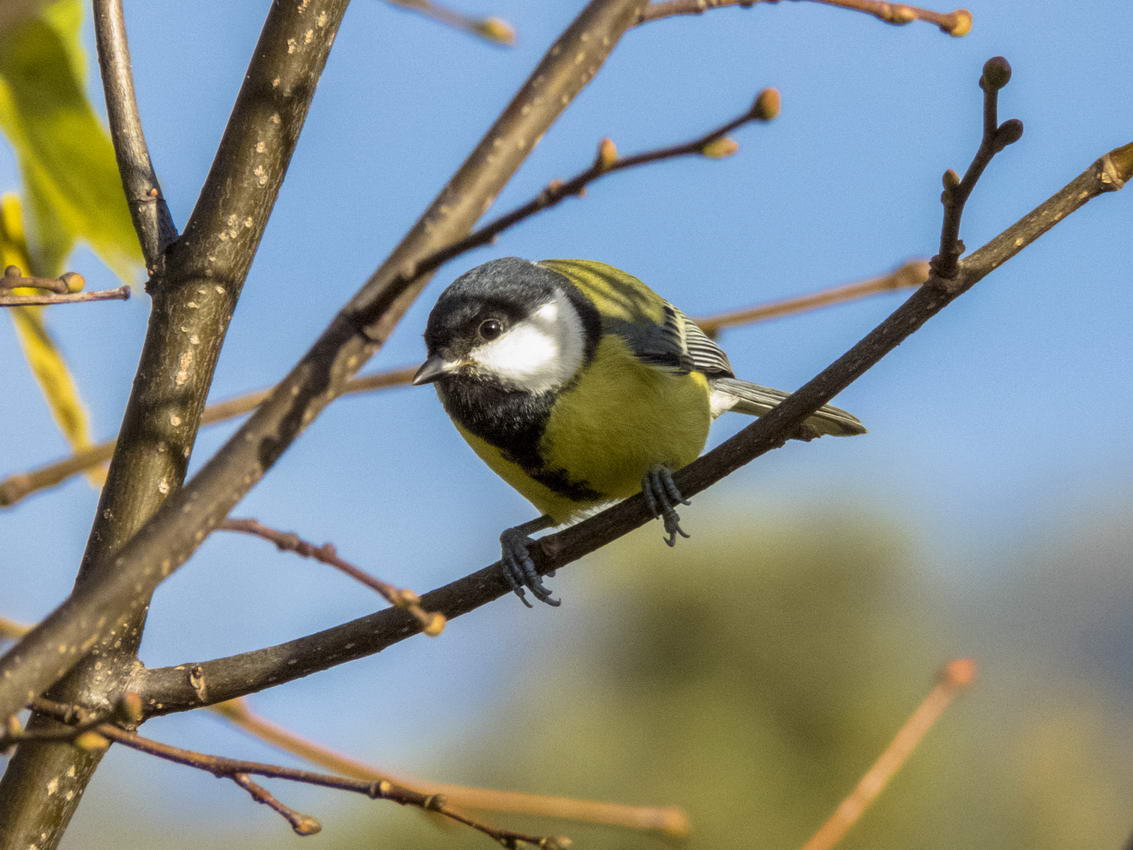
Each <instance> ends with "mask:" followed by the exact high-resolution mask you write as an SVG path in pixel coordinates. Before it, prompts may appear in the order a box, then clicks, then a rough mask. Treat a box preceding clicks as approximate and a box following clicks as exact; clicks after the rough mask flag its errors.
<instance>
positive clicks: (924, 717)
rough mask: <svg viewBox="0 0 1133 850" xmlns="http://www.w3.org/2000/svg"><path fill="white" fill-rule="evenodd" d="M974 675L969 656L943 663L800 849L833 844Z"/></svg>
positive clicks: (818, 848)
mask: <svg viewBox="0 0 1133 850" xmlns="http://www.w3.org/2000/svg"><path fill="white" fill-rule="evenodd" d="M975 677H976V664H975V662H974V661H972V660H971V659H969V658H957V659H954V660H952V661H949V662H948V663H947V664H946V665H944V669H943V670H941V671H940V674H939V675H938V676H937V680H936V684H935V685H934V686H933V688H932V690H931V691H929V693H928V696H926V697H925V698H924V699H923V700H921V703H920V705H918V706H917V707H916V708H915V709H914V710H913V713H912V714H910V715H909V716H908V718H906V720H905V722H904V723H902V724H901V728H900V729H898V730H897V734H896V735H894V736H893V740H892V741H890V742H889V746H887V747H886V748H885V750H884V751H883V752H882V753H881V755H880V756H878V758H877V761H875V762H874V763H873V764H872V765H870V767H869V770H867V771H866V772H865V775H864V776H862V778H861V780H859V782H858V784H857V785H855V786H854V790H853V791H851V792H850V793H849V794H848V795H847V796H846V798H845V799H844V800H842V802H841V803H839V804H838V808H837V809H835V810H834V813H833V814H832V815H830V817H829V818H828V819H827V821H826V822H825V823H824V824H822V826H820V827H819V828H818V831H817V832H815V833H814V835H812V836H811V837H810V839H809V840H808V841H807V842H806V844H804V845H803V847H802V850H832V848H834V847H836V846H837V845H838V843H839V842H840V841H841V840H842V839H843V838H845V836H846V833H847V832H849V831H850V828H851V827H853V825H854V824H855V823H857V822H858V820H859V819H860V818H861V816H862V815H863V814H864V813H865V810H866V809H868V808H869V807H870V806H871V805H872V804H873V801H874V800H876V799H877V797H878V795H879V794H881V792H882V791H884V790H885V786H887V785H888V784H889V782H890V780H892V779H893V777H894V776H896V775H897V771H899V770H900V769H901V767H902V765H904V764H905V762H906V761H908V760H909V756H911V755H912V754H913V750H915V749H916V748H917V745H918V744H920V742H921V741H922V740H923V739H924V736H925V735H927V734H928V731H929V730H930V729H931V728H932V727H933V726H934V725H936V721H937V720H939V719H940V716H941V715H942V714H944V711H945V710H946V709H947V708H948V706H950V705H951V704H952V703H953V701H954V700H955V699H956V697H957V696H959V695H960V693H961V691H963V690H964V689H965V688H967V687H968V686H970V685H971V684H972V682H973V680H974V679H975Z"/></svg>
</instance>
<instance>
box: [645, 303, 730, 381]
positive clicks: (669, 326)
mask: <svg viewBox="0 0 1133 850" xmlns="http://www.w3.org/2000/svg"><path fill="white" fill-rule="evenodd" d="M635 330H636V333H635V334H634V335H633V337H635V338H631V337H630V335H629V334H626V333H624V332H623V336H626V338H627V339H628V340H629V342H630V347H631V348H632V350H633V353H634V354H636V355H637V357H638V359H639V360H642V361H644V362H645V363H648V364H649V365H650V366H656V367H658V368H661V369H666V370H671V371H674V372H679V373H681V374H687V373H688V372H703V373H704V374H706V375H708V376H710V377H713V378H716V377H728V378H730V377H732V364H731V363H729V362H728V355H727V354H725V353H724V351H723V349H721V348H720V346H718V345H717V344H716V343H714V342H713V341H712V340H711V339H709V338H708V336H707V335H706V334H705V333H704V331H702V330H701V329H700V328H699V327H698V326H697V325H696V323H695V322H694V321H692V319H690V318H689V317H688V316H686V315H685V314H684V313H682V312H681V311H680V310H678V309H677V308H676V307H674V306H673V305H672V304H670V303H669V302H668V301H666V302H665V303H664V318H663V320H662V321H661V323H660V324H656V323H653V324H650V325H648V326H645V327H639V328H637V329H635Z"/></svg>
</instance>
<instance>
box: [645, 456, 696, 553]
mask: <svg viewBox="0 0 1133 850" xmlns="http://www.w3.org/2000/svg"><path fill="white" fill-rule="evenodd" d="M641 494H642V495H643V496H644V497H645V504H646V505H647V506H648V507H649V513H651V514H653V516H655V517H657V519H659V520H661V521H662V522H663V523H664V524H665V534H666V537H665V538H664V540H665V543H666V544H667V545H669V546H675V545H676V543H677V535H678V534H679V535H680V536H681V537H685V538H687V537H691V536H692V535H690V534H689V533H688V532H686V531H685V530H684V529H683V528H681V518H680V515H679V514H678V513H677V511H676V506H677V505H688V504H691V502H689V500H688V499H686V498H685V497H684V496H682V495H681V491H680V489H679V488H678V487H677V482H675V481H674V480H673V473H672V472H670V471H669V467H667V466H665V465H664V464H660V463H659V464H657V465H656V466H654V467H653V468H652V469H650V470H649V471H648V472H647V473H645V477H644V478H642V479H641Z"/></svg>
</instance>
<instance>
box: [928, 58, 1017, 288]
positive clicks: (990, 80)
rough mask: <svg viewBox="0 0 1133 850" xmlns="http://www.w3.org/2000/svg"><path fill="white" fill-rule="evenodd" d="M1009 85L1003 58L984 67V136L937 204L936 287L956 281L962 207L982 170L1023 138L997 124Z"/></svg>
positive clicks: (951, 174) (1011, 123)
mask: <svg viewBox="0 0 1133 850" xmlns="http://www.w3.org/2000/svg"><path fill="white" fill-rule="evenodd" d="M1010 81H1011V65H1010V64H1009V63H1008V62H1007V60H1006V59H1004V58H1003V57H1002V56H994V57H992V58H991V59H988V60H987V62H985V63H984V67H983V73H982V74H981V75H980V88H981V89H983V93H984V108H983V135H982V137H981V139H980V146H979V148H978V149H977V150H976V153H975V156H973V157H972V162H971V164H970V165H969V166H968V170H967V171H965V172H964V177H963V179H960V177H959V176H958V175H957V174H956V172H955V171H953V170H952V169H951V168H950V169H948V170H947V171H945V172H944V177H943V183H944V191H943V192H942V193H941V196H940V202H941V203H942V204H943V205H944V221H943V223H942V224H941V228H940V253H938V254H937V255H936V256H935V257H933V258H932V260H931V266H932V271H933V273H934V276H935V278H936V279H937V281H936V282H937V285H942V286H945V287H946V285H947V282H948V281H952V280H954V279H955V278H956V272H957V271H958V269H959V266H960V257H961V256H962V255H963V253H964V243H963V242H962V241H961V240H960V220H961V218H962V217H963V215H964V205H965V204H966V203H967V202H968V197H969V196H970V195H971V194H972V189H974V188H975V186H976V183H978V182H979V179H980V176H981V175H982V174H983V172H984V169H985V168H987V166H988V164H989V163H990V162H991V161H992V159H994V158H995V155H996V154H997V153H999V152H1000V151H1001V150H1003V149H1004V148H1005V147H1007V146H1008V145H1012V144H1014V143H1015V142H1017V141H1019V139H1020V138H1021V137H1022V135H1023V122H1022V121H1020V120H1019V119H1018V118H1009V119H1008V120H1006V121H1004V122H1003V123H1002V124H1000V123H999V90H1000V89H1002V88H1003V87H1004V86H1006V85H1007V84H1008V83H1009V82H1010Z"/></svg>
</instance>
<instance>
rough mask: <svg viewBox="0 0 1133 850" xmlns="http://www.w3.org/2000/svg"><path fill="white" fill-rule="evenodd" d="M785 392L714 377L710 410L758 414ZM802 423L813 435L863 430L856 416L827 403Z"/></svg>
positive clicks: (852, 432)
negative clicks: (804, 423)
mask: <svg viewBox="0 0 1133 850" xmlns="http://www.w3.org/2000/svg"><path fill="white" fill-rule="evenodd" d="M789 395H790V393H786V392H783V391H782V390H776V389H772V388H771V387H761V386H760V385H759V384H751V383H748V382H747V381H741V380H739V379H738V378H714V379H713V380H712V412H713V414H716V415H718V414H720V413H723V412H724V411H725V410H734V411H736V412H737V413H747V414H749V415H751V416H762V415H763V414H764V413H767V411H769V410H771V408H773V407H775V405H777V404H778V403H779V402H781V401H782V400H783V399H785V398H786V397H787V396H789ZM806 424H807V425H808V426H809V428H810V429H811V430H813V431H814V432H815V435H816V436H817V435H821V434H831V435H833V436H835V437H851V436H853V435H854V434H864V433H865V426H864V425H862V423H861V421H860V420H859V419H858V417H856V416H854V414H852V413H847V412H846V411H844V410H842V409H841V408H839V407H832V406H831V405H826V406H825V407H820V408H819V409H818V410H816V411H815V412H814V414H813V415H812V416H811V417H810V418H809V419H808V420H807V421H806Z"/></svg>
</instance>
